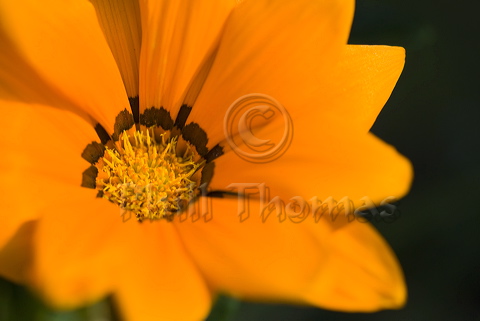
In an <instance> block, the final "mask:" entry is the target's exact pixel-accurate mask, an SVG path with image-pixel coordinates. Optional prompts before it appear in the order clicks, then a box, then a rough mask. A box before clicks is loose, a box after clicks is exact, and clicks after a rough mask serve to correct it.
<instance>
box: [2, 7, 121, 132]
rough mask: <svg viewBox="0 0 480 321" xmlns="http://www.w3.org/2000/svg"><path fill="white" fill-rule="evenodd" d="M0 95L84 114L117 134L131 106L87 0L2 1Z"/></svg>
mask: <svg viewBox="0 0 480 321" xmlns="http://www.w3.org/2000/svg"><path fill="white" fill-rule="evenodd" d="M0 20H1V21H2V24H1V27H0V45H1V47H2V48H3V50H2V51H1V53H0V70H2V72H1V73H0V87H1V88H2V91H1V92H0V93H1V94H2V97H8V98H9V99H16V100H18V101H23V102H33V103H40V104H47V105H51V106H54V107H56V108H61V109H70V110H73V111H75V112H78V111H80V112H86V113H88V114H89V115H90V116H91V117H92V118H94V119H95V121H97V122H100V123H101V124H102V125H103V126H104V127H105V129H107V131H108V132H109V133H111V132H113V122H114V120H115V116H116V115H117V114H118V113H119V112H120V111H121V110H123V109H124V108H129V104H128V99H127V96H126V94H125V90H124V88H123V84H122V79H121V76H120V73H119V71H118V68H117V66H116V64H115V60H114V59H113V56H112V53H111V52H110V49H109V48H108V45H107V42H106V41H105V38H104V36H103V34H102V31H101V29H100V27H99V25H98V21H97V17H96V14H95V10H94V9H93V6H92V5H91V4H90V3H88V2H87V1H56V0H46V1H41V2H38V1H35V0H22V1H9V0H2V1H0Z"/></svg>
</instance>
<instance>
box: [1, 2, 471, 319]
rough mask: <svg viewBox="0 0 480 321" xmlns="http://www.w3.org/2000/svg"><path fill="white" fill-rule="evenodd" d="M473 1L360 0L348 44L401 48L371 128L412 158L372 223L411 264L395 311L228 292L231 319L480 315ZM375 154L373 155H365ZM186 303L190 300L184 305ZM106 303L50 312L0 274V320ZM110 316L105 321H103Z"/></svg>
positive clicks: (89, 315) (90, 314) (91, 312)
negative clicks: (390, 202) (398, 67)
mask: <svg viewBox="0 0 480 321" xmlns="http://www.w3.org/2000/svg"><path fill="white" fill-rule="evenodd" d="M476 9H477V5H476V2H475V1H466V0H464V1H456V2H454V1H434V0H427V1H418V0H417V1H413V0H359V1H357V9H356V15H355V21H354V24H353V29H352V34H351V38H350V43H354V44H372V45H373V44H385V45H398V46H402V47H405V48H406V50H407V60H406V66H405V70H404V72H403V74H402V77H401V78H400V81H399V83H398V85H397V87H396V89H395V91H394V92H393V94H392V96H391V98H390V100H389V102H388V103H387V105H386V106H385V108H384V110H383V111H382V113H381V114H380V116H379V118H378V120H377V122H376V124H375V125H374V127H373V129H372V131H373V132H374V133H375V134H377V135H378V136H380V137H381V138H382V139H384V140H385V141H387V142H389V143H391V144H393V145H395V146H396V147H397V149H398V150H399V151H400V152H401V153H402V154H404V155H406V156H407V157H408V158H409V159H411V160H412V162H413V165H414V167H415V181H414V184H413V187H412V190H411V192H410V194H409V195H408V196H407V197H405V198H404V199H403V200H402V201H401V202H400V203H399V209H400V213H401V215H400V217H399V218H398V219H397V220H396V221H395V222H393V223H390V224H387V223H378V224H376V226H377V227H378V229H379V230H380V231H381V232H382V234H383V235H384V236H385V238H386V239H387V240H388V241H389V243H390V244H391V245H392V247H393V248H394V250H395V251H396V253H397V255H398V256H399V259H400V261H401V263H402V266H403V268H404V271H405V275H406V279H407V284H408V288H409V301H408V304H407V306H406V307H405V308H403V309H402V310H398V311H383V312H379V313H374V314H347V313H337V312H330V311H322V310H319V309H316V308H308V307H295V306H286V305H265V304H258V303H246V302H237V301H231V300H228V299H223V300H222V302H223V305H222V306H221V307H219V308H218V309H217V310H216V312H218V315H222V314H223V312H225V310H227V311H228V310H235V311H236V312H235V313H234V314H233V315H231V316H230V317H229V318H227V319H228V320H231V321H241V320H242V321H243V320H248V321H255V320H262V321H267V320H279V321H290V320H292V321H293V320H327V321H330V320H365V321H366V320H372V321H377V320H378V321H384V320H389V321H396V320H398V321H400V320H402V321H404V320H407V321H416V320H418V321H423V320H436V321H442V320H480V254H478V253H480V251H479V247H480V230H479V227H480V215H479V214H480V209H479V208H478V204H477V203H478V201H477V200H479V199H480V197H479V196H480V184H479V182H480V148H479V147H480V146H479V144H478V139H479V138H480V129H479V127H478V121H479V119H480V103H479V102H480V100H479V97H478V96H479V95H480V90H478V88H477V86H478V85H479V83H480V82H479V81H478V78H479V75H480V70H479V69H480V68H479V58H480V45H479V41H478V40H479V39H478V38H479V35H480V27H479V22H478V10H476ZM365 156H366V157H376V155H365ZM186 308H188V307H186ZM109 314H110V312H109V307H108V304H106V303H100V304H98V305H96V306H94V307H90V308H88V309H81V310H79V311H74V312H69V313H54V312H52V311H49V310H48V309H46V308H45V307H43V306H42V305H41V304H40V303H39V302H38V301H36V300H35V299H34V298H33V297H32V296H30V295H29V294H28V292H27V291H26V290H24V289H22V288H20V287H18V286H15V285H13V284H11V283H8V282H7V281H0V320H1V321H3V320H49V321H50V320H58V321H66V320H69V321H77V320H78V321H79V320H99V321H100V320H102V319H101V317H102V316H108V315H109ZM103 320H105V319H103Z"/></svg>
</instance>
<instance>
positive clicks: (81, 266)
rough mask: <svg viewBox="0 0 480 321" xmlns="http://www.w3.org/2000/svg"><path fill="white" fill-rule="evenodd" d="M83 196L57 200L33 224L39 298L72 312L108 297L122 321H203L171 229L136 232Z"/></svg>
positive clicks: (200, 295)
mask: <svg viewBox="0 0 480 321" xmlns="http://www.w3.org/2000/svg"><path fill="white" fill-rule="evenodd" d="M84 190H85V191H87V192H88V190H87V189H84ZM87 192H82V193H77V194H76V195H71V196H70V198H68V199H65V200H63V201H62V200H59V201H58V202H57V203H56V204H54V205H53V206H51V207H49V208H47V209H46V210H45V214H44V215H42V219H41V220H40V221H39V222H38V228H37V230H36V233H35V239H34V245H35V261H34V265H33V273H32V278H33V283H34V285H35V287H36V289H37V290H38V291H39V292H40V294H41V295H42V296H43V297H44V298H45V299H46V300H47V301H48V302H49V303H50V304H53V305H54V306H56V307H60V308H71V307H74V306H78V305H81V304H85V303H89V302H93V301H95V300H98V299H99V298H100V297H101V296H103V295H105V294H107V293H109V292H114V293H115V294H116V296H117V299H118V303H119V307H120V309H121V311H122V312H123V313H124V314H125V317H126V319H127V320H142V321H147V320H200V319H201V318H203V317H204V316H205V315H206V314H207V312H208V309H209V306H210V293H209V291H208V290H207V288H206V286H205V283H204V281H203V279H202V278H201V277H200V274H199V272H198V271H197V270H196V268H195V266H194V265H193V264H192V263H191V262H190V259H189V258H188V257H187V255H186V254H185V250H184V249H183V245H182V244H181V242H180V240H179V238H178V235H177V234H176V231H175V230H174V228H173V226H172V224H169V223H167V222H153V223H150V222H148V221H146V222H143V223H142V224H140V223H138V222H137V221H136V220H135V219H133V218H132V217H130V216H128V214H126V215H125V216H123V217H122V216H121V215H120V214H121V212H120V209H119V208H118V206H117V205H114V204H112V203H110V202H108V201H106V200H104V199H95V198H93V197H92V196H91V195H89V194H88V193H87ZM59 240H61V242H59ZM185 303H188V306H189V309H188V310H185V309H182V307H184V306H185Z"/></svg>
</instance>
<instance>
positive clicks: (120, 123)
mask: <svg viewBox="0 0 480 321" xmlns="http://www.w3.org/2000/svg"><path fill="white" fill-rule="evenodd" d="M134 124H135V122H134V121H133V116H132V114H131V113H130V112H129V111H128V110H126V109H124V110H122V111H121V112H120V113H119V114H118V115H117V117H116V118H115V125H114V127H113V128H114V132H113V135H112V138H113V140H115V141H117V140H118V139H119V137H120V134H121V133H122V132H124V131H125V130H129V129H130V128H132V126H133V125H134Z"/></svg>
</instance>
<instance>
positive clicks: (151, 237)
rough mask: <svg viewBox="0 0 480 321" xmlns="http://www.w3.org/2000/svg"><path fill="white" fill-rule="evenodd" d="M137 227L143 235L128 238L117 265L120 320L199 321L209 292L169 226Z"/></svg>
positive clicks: (116, 293) (164, 224)
mask: <svg viewBox="0 0 480 321" xmlns="http://www.w3.org/2000/svg"><path fill="white" fill-rule="evenodd" d="M135 223H136V222H135ZM142 225H146V226H142V227H144V229H142V230H143V235H138V236H136V238H137V239H131V241H130V243H131V244H130V246H129V247H126V248H125V256H127V258H128V259H127V260H126V261H125V262H124V263H123V264H122V265H121V266H118V272H119V278H120V280H119V282H117V287H116V289H115V298H116V299H117V302H118V306H119V307H120V308H121V310H122V311H123V314H124V317H125V320H129V321H150V320H151V321H156V320H169V321H174V320H175V321H189V320H191V321H194V320H195V321H196V320H203V319H204V318H205V317H206V315H207V314H208V311H209V309H210V303H211V295H210V291H209V290H208V289H207V286H206V283H205V281H204V279H203V277H202V276H201V274H200V272H199V271H198V270H197V267H196V266H195V265H194V264H193V263H192V262H191V259H190V257H189V256H188V255H187V253H186V251H185V249H184V247H183V244H182V242H181V240H180V239H179V236H178V234H177V231H176V230H175V229H174V227H173V224H171V223H168V222H165V221H162V222H153V223H152V224H150V223H148V222H144V223H142ZM186 307H188V308H186Z"/></svg>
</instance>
